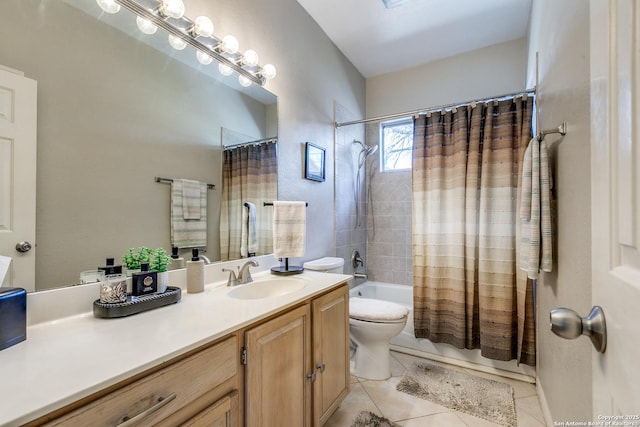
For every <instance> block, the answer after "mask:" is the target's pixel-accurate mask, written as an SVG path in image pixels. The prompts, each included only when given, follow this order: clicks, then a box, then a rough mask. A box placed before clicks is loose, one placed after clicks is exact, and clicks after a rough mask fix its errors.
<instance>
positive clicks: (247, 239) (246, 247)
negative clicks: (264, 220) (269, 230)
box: [240, 202, 258, 258]
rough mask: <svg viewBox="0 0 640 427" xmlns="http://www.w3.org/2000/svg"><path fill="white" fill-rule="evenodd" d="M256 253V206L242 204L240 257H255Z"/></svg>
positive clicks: (249, 203)
mask: <svg viewBox="0 0 640 427" xmlns="http://www.w3.org/2000/svg"><path fill="white" fill-rule="evenodd" d="M256 252H258V227H257V223H256V205H254V204H253V203H251V202H244V209H243V210H242V243H241V245H240V255H242V257H243V258H246V257H248V256H255V254H256Z"/></svg>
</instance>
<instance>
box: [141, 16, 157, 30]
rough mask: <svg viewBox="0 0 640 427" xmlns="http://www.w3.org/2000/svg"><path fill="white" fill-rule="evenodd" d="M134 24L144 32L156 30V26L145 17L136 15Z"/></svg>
mask: <svg viewBox="0 0 640 427" xmlns="http://www.w3.org/2000/svg"><path fill="white" fill-rule="evenodd" d="M136 24H138V28H139V29H140V31H142V32H143V33H145V34H155V33H156V31H158V27H157V26H156V25H154V24H153V22H151V21H149V20H148V19H146V18H141V17H139V16H137V17H136Z"/></svg>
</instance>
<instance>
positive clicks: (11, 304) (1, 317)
mask: <svg viewBox="0 0 640 427" xmlns="http://www.w3.org/2000/svg"><path fill="white" fill-rule="evenodd" d="M26 339H27V291H25V290H24V289H22V288H1V287H0V350H4V349H5V348H7V347H11V346H12V345H14V344H18V343H19V342H22V341H24V340H26Z"/></svg>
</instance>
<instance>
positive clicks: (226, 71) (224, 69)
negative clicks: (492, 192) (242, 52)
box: [218, 63, 233, 76]
mask: <svg viewBox="0 0 640 427" xmlns="http://www.w3.org/2000/svg"><path fill="white" fill-rule="evenodd" d="M218 71H219V72H220V74H222V75H223V76H230V75H231V73H233V69H232V68H231V67H229V66H228V65H225V64H223V63H220V64H218Z"/></svg>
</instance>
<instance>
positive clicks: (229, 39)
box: [222, 35, 240, 53]
mask: <svg viewBox="0 0 640 427" xmlns="http://www.w3.org/2000/svg"><path fill="white" fill-rule="evenodd" d="M239 48H240V45H239V43H238V39H236V38H235V37H233V36H230V35H226V36H224V37H223V38H222V50H223V51H225V52H226V53H236V52H237V51H238V49H239Z"/></svg>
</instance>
